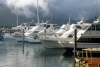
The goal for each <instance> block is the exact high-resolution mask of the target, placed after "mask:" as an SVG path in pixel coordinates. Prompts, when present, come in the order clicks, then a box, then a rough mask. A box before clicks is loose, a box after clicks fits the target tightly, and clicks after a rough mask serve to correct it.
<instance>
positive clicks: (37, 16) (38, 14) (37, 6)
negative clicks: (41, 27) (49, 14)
mask: <svg viewBox="0 0 100 67" xmlns="http://www.w3.org/2000/svg"><path fill="white" fill-rule="evenodd" d="M37 22H38V24H39V12H38V0H37Z"/></svg>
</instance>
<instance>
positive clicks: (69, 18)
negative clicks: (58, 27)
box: [68, 14, 70, 24]
mask: <svg viewBox="0 0 100 67" xmlns="http://www.w3.org/2000/svg"><path fill="white" fill-rule="evenodd" d="M68 23H69V24H70V14H69V22H68Z"/></svg>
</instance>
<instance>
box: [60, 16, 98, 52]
mask: <svg viewBox="0 0 100 67" xmlns="http://www.w3.org/2000/svg"><path fill="white" fill-rule="evenodd" d="M59 44H61V45H63V47H64V48H66V49H70V50H73V48H74V36H73V37H72V38H71V39H70V41H63V42H62V41H60V42H59ZM98 47H100V16H99V17H98V18H97V20H95V21H94V22H93V23H84V28H83V29H81V30H80V31H78V32H77V49H83V48H98Z"/></svg>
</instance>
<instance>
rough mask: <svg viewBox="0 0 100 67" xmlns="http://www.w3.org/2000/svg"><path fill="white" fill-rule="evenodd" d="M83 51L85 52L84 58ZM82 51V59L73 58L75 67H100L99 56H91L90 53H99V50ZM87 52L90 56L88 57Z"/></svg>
mask: <svg viewBox="0 0 100 67" xmlns="http://www.w3.org/2000/svg"><path fill="white" fill-rule="evenodd" d="M83 51H85V52H86V54H85V55H86V56H85V57H84V53H83ZM83 51H82V57H77V58H75V61H76V67H100V56H99V57H93V56H92V51H97V52H98V53H99V52H100V48H93V49H90V48H89V49H83ZM89 52H90V54H91V55H90V56H89V54H88V53H89ZM99 54H100V53H99Z"/></svg>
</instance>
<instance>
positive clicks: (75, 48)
mask: <svg viewBox="0 0 100 67" xmlns="http://www.w3.org/2000/svg"><path fill="white" fill-rule="evenodd" d="M76 52H77V29H75V30H74V67H75V57H76Z"/></svg>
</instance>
